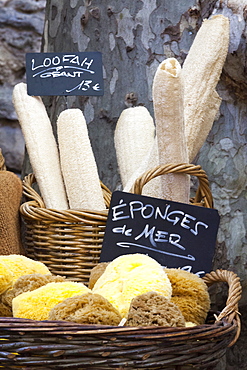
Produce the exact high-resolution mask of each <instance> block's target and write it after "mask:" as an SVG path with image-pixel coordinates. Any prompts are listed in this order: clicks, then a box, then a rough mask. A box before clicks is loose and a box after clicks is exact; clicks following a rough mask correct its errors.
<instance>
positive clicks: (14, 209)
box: [0, 170, 23, 255]
mask: <svg viewBox="0 0 247 370" xmlns="http://www.w3.org/2000/svg"><path fill="white" fill-rule="evenodd" d="M21 197H22V182H21V180H20V179H19V177H18V176H17V175H16V174H14V173H13V172H10V171H6V170H0V255H8V254H23V248H22V244H21V233H20V215H19V207H20V203H21Z"/></svg>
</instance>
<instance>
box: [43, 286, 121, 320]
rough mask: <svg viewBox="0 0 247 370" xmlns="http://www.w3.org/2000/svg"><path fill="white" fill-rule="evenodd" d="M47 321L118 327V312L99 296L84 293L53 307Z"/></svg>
mask: <svg viewBox="0 0 247 370" xmlns="http://www.w3.org/2000/svg"><path fill="white" fill-rule="evenodd" d="M49 320H65V321H73V322H77V323H79V324H95V325H118V324H119V322H120V321H121V316H120V313H119V312H118V310H117V309H116V308H115V307H113V305H112V304H111V303H110V302H108V300H107V299H105V298H104V297H102V296H101V295H99V294H92V293H85V294H82V295H78V296H74V297H71V298H67V299H65V300H64V301H62V302H60V303H58V304H57V305H56V306H55V307H53V308H52V309H51V311H50V313H49Z"/></svg>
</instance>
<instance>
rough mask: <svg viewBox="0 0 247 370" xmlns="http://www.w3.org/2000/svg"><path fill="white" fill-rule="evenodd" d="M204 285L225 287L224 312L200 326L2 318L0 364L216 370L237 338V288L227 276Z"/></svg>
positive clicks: (216, 275) (219, 273)
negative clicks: (103, 324)
mask: <svg viewBox="0 0 247 370" xmlns="http://www.w3.org/2000/svg"><path fill="white" fill-rule="evenodd" d="M203 279H204V280H205V282H206V284H207V285H209V286H210V285H212V284H214V283H218V282H227V283H228V286H229V291H228V299H227V302H226V307H225V308H224V310H223V311H221V313H220V314H218V316H217V317H216V316H215V315H213V313H211V314H210V315H209V317H208V321H207V323H206V324H204V325H200V326H195V327H189V328H181V327H180V328H173V327H123V326H117V327H109V326H99V325H80V324H76V323H69V322H65V321H32V320H27V319H18V318H0V338H1V343H0V363H1V365H2V366H3V367H4V369H20V368H21V369H27V368H28V369H37V368H38V369H98V370H99V369H119V370H120V369H125V368H126V369H184V366H186V367H185V368H186V369H188V368H189V369H191V368H193V369H215V365H216V364H217V362H218V361H219V359H220V358H221V357H222V356H223V355H224V354H225V352H226V349H227V347H228V346H231V345H233V344H234V343H235V342H236V340H237V338H238V336H239V333H240V320H239V314H238V302H239V299H240V298H241V285H240V282H239V278H238V277H237V276H236V274H235V273H233V272H231V271H226V270H216V271H215V272H211V273H209V274H206V275H205V277H204V278H203ZM215 317H216V321H215Z"/></svg>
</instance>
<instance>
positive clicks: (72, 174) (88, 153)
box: [57, 109, 106, 211]
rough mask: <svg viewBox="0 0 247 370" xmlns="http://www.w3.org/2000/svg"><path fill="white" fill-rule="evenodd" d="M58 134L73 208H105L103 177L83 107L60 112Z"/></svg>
mask: <svg viewBox="0 0 247 370" xmlns="http://www.w3.org/2000/svg"><path fill="white" fill-rule="evenodd" d="M57 134H58V145H59V152H60V160H61V167H62V173H63V178H64V182H65V187H66V191H67V195H68V199H69V205H70V208H72V209H88V210H96V211H102V210H104V209H105V208H106V207H105V203H104V198H103V193H102V190H101V186H100V179H99V175H98V170H97V166H96V162H95V159H94V154H93V151H92V147H91V143H90V140H89V137H88V130H87V124H86V121H85V118H84V115H83V113H82V111H81V110H80V109H66V110H65V111H63V112H61V113H60V115H59V117H58V120H57Z"/></svg>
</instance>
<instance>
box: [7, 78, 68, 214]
mask: <svg viewBox="0 0 247 370" xmlns="http://www.w3.org/2000/svg"><path fill="white" fill-rule="evenodd" d="M13 104H14V107H15V110H16V114H17V117H18V120H19V123H20V126H21V129H22V132H23V136H24V139H25V143H26V147H27V151H28V154H29V158H30V162H31V166H32V169H33V172H34V174H35V177H36V180H37V183H38V185H39V189H40V192H41V195H42V198H43V200H44V203H45V205H46V208H53V209H58V210H65V209H68V203H67V197H66V192H65V187H64V183H63V178H62V174H61V169H60V162H59V154H58V149H57V144H56V140H55V137H54V135H53V131H52V126H51V122H50V119H49V117H48V115H47V112H46V109H45V106H44V104H43V102H42V100H41V98H40V97H38V96H29V95H28V94H27V85H26V84H25V83H22V82H21V83H19V84H17V85H16V86H15V87H14V90H13Z"/></svg>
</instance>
